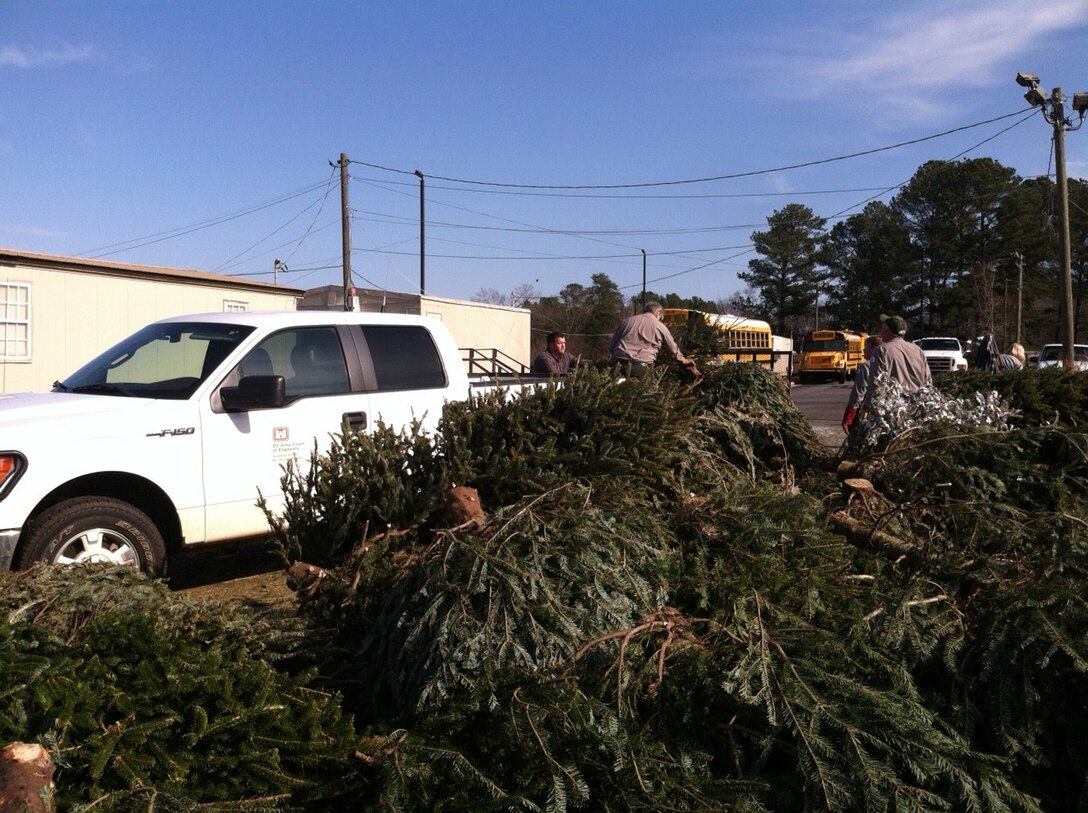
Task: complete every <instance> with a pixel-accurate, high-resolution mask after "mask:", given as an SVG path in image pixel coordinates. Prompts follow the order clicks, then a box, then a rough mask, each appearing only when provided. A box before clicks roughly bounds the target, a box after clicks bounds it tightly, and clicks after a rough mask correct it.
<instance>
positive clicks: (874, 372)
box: [842, 314, 933, 428]
mask: <svg viewBox="0 0 1088 813" xmlns="http://www.w3.org/2000/svg"><path fill="white" fill-rule="evenodd" d="M906 335H907V322H906V320H905V319H904V318H903V317H902V316H884V315H883V314H882V315H881V317H880V338H881V344H880V346H879V347H877V348H876V349H875V350H873V355H872V358H871V359H870V360H869V373H868V376H867V377H866V382H865V391H864V392H863V393H859V394H858V395H859V399H858V403H859V405H858V406H856V407H854V408H853V411H854V414H850V409H847V413H846V414H845V415H843V419H842V423H843V426H844V427H846V428H849V426H850V425H851V424H852V423H853V422H854V418H855V417H856V414H857V412H858V411H860V412H861V413H862V414H865V413H866V412H868V411H869V407H870V405H871V404H872V401H873V392H874V391H875V390H876V381H877V379H878V378H879V377H880V376H881V375H882V374H886V375H887V377H888V378H892V379H894V380H896V381H898V382H899V383H900V384H901V385H902V386H903V388H904V389H905V390H906V391H907V392H916V391H918V390H920V389H921V388H922V387H924V386H925V385H926V384H928V383H930V381H932V380H933V374H932V373H930V371H929V362H927V361H926V355H925V353H923V352H922V348H920V347H919V346H918V345H916V344H914V343H913V342H908V341H907V340H906V339H905V338H904V337H905V336H906Z"/></svg>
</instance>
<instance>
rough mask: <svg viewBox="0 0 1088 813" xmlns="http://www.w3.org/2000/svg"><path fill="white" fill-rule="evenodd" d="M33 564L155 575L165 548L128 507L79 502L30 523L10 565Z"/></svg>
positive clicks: (141, 515) (144, 519) (163, 559)
mask: <svg viewBox="0 0 1088 813" xmlns="http://www.w3.org/2000/svg"><path fill="white" fill-rule="evenodd" d="M35 562H46V563H48V564H53V565H78V564H94V563H110V564H116V565H128V566H131V567H136V568H139V569H140V570H142V571H143V572H144V573H146V574H148V575H149V576H159V575H161V574H162V572H163V570H164V566H165V564H166V545H165V544H164V543H163V540H162V535H161V534H160V533H159V530H158V528H156V527H155V523H153V522H152V521H151V520H150V519H148V517H147V515H146V514H144V513H143V512H142V511H140V510H138V509H136V508H134V507H132V506H131V505H129V504H128V503H125V502H121V501H120V500H114V499H111V498H109V497H79V498H77V499H74V500H66V501H65V502H62V503H58V504H57V505H55V506H53V507H52V508H50V509H48V510H47V511H45V512H44V513H43V514H41V515H39V516H38V517H36V518H35V519H34V520H33V521H32V522H31V523H30V525H29V526H28V528H27V535H26V539H25V540H24V541H23V543H22V544H20V545H19V550H18V552H17V553H16V558H15V565H16V567H17V568H26V567H29V566H30V565H32V564H34V563H35Z"/></svg>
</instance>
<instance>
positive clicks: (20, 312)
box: [0, 282, 30, 361]
mask: <svg viewBox="0 0 1088 813" xmlns="http://www.w3.org/2000/svg"><path fill="white" fill-rule="evenodd" d="M0 358H2V359H3V360H4V361H30V285H28V284H26V283H18V282H8V283H0Z"/></svg>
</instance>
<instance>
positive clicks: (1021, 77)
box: [1016, 73, 1039, 88]
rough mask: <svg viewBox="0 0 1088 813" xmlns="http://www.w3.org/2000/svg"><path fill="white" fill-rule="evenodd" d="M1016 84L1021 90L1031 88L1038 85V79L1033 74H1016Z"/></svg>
mask: <svg viewBox="0 0 1088 813" xmlns="http://www.w3.org/2000/svg"><path fill="white" fill-rule="evenodd" d="M1016 84H1018V85H1019V86H1020V87H1022V88H1033V87H1035V86H1036V85H1038V84H1039V77H1038V76H1036V75H1035V74H1033V73H1018V74H1016Z"/></svg>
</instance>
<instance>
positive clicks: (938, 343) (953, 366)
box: [914, 336, 967, 373]
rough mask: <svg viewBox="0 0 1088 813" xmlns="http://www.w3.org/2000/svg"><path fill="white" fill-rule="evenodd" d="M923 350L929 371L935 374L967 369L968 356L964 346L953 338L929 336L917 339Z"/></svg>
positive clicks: (916, 341)
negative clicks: (965, 353)
mask: <svg viewBox="0 0 1088 813" xmlns="http://www.w3.org/2000/svg"><path fill="white" fill-rule="evenodd" d="M914 343H915V344H916V345H918V346H919V347H921V348H922V353H923V354H924V355H925V357H926V363H927V364H928V365H929V369H930V370H931V371H932V372H934V373H942V372H962V371H964V370H966V369H967V356H966V355H964V348H963V345H962V344H961V343H960V340H959V339H957V338H955V337H953V336H929V337H927V338H925V339H915V340H914Z"/></svg>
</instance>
